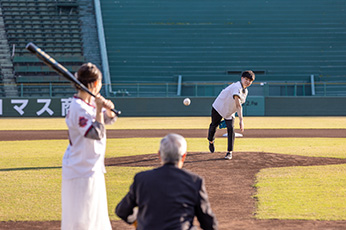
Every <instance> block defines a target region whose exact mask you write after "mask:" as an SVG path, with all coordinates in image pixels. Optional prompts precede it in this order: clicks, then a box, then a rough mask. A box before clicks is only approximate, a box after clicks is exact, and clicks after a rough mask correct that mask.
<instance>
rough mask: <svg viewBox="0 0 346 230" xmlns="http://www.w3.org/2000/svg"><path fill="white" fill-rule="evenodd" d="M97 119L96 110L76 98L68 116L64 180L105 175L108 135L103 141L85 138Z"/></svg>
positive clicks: (63, 165)
mask: <svg viewBox="0 0 346 230" xmlns="http://www.w3.org/2000/svg"><path fill="white" fill-rule="evenodd" d="M95 118H96V108H95V106H93V105H90V104H88V103H87V102H85V101H83V100H82V99H80V98H78V97H74V98H73V100H72V102H71V105H70V109H69V112H68V114H67V116H66V119H65V120H66V124H67V126H68V132H69V140H70V144H69V145H68V147H67V149H66V151H65V154H64V157H63V161H62V178H63V179H73V178H80V177H91V176H92V175H93V174H94V173H100V172H101V173H105V172H106V169H105V165H104V157H105V152H106V134H105V133H104V135H103V137H102V138H101V140H95V139H90V138H87V137H85V136H86V134H87V133H88V131H89V130H90V128H91V127H92V123H93V122H94V121H95Z"/></svg>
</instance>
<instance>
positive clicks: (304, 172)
mask: <svg viewBox="0 0 346 230" xmlns="http://www.w3.org/2000/svg"><path fill="white" fill-rule="evenodd" d="M209 122H210V120H209V118H121V119H119V121H118V122H117V123H116V124H114V125H113V126H111V128H114V129H115V128H119V129H124V128H126V127H127V128H138V129H145V128H148V127H151V128H153V126H154V127H156V128H167V129H168V128H174V129H177V128H204V129H206V128H207V127H208V124H209ZM175 125H176V126H175ZM245 125H247V126H246V127H247V128H298V127H299V128H346V118H345V117H330V118H328V117H323V118H311V117H310V118H306V117H304V118H299V117H295V118H281V117H280V118H271V117H265V118H255V117H247V118H245ZM299 125H300V126H299ZM0 127H1V129H2V130H16V129H23V130H25V129H27V130H28V129H38V130H46V129H66V127H65V123H64V119H55V118H54V119H1V120H0ZM159 141H160V138H128V139H108V140H107V152H106V157H120V156H130V155H138V154H148V153H157V150H158V147H159ZM187 142H188V151H190V152H196V151H199V152H206V151H207V148H208V147H207V143H206V139H205V138H187ZM292 143H294V144H292ZM0 144H1V150H0V157H1V161H0V178H1V182H2V183H1V184H0V221H9V220H13V221H19V220H60V212H61V205H60V192H61V191H60V189H61V187H60V186H61V160H62V156H63V154H64V151H65V149H66V147H67V144H68V141H67V140H39V141H1V142H0ZM215 146H216V151H223V150H225V149H224V148H225V146H226V138H224V139H223V138H218V139H217V141H216V143H215ZM236 146H237V150H236V151H237V152H242V151H247V152H249V151H255V152H273V153H280V154H296V155H297V154H298V155H302V156H310V157H335V158H345V157H346V156H345V149H346V141H345V138H276V139H273V138H268V139H266V138H244V139H242V138H239V139H236ZM146 169H147V168H132V167H107V174H106V183H107V193H108V206H109V214H110V217H111V219H117V218H116V217H115V215H114V208H115V205H116V204H117V203H118V201H119V200H120V199H121V197H122V196H123V195H125V193H126V192H127V191H128V188H129V185H130V184H131V183H132V179H133V176H134V174H135V173H137V172H139V171H142V170H146ZM344 178H346V165H337V166H318V167H317V166H316V167H290V168H273V169H265V170H262V171H261V172H260V173H259V174H258V176H257V181H258V183H257V184H256V185H255V186H256V187H257V188H258V194H257V195H256V197H257V198H258V200H259V202H258V208H257V212H256V214H257V215H256V216H257V217H258V218H261V219H267V218H269V219H270V218H277V219H280V218H283V219H320V220H346V216H345V215H346V212H345V209H344V207H345V205H344V204H345V198H346V190H345V187H346V186H345V185H346V181H345V179H344ZM325 193H327V195H326V194H325ZM292 197H295V198H294V199H297V200H296V201H292ZM342 208H343V211H342ZM28 210H30V212H28ZM311 210H313V212H311Z"/></svg>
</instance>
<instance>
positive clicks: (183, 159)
mask: <svg viewBox="0 0 346 230" xmlns="http://www.w3.org/2000/svg"><path fill="white" fill-rule="evenodd" d="M185 159H186V153H184V155H182V156H181V161H182V162H184V161H185Z"/></svg>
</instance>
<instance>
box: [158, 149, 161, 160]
mask: <svg viewBox="0 0 346 230" xmlns="http://www.w3.org/2000/svg"><path fill="white" fill-rule="evenodd" d="M157 154H158V155H159V159H160V161H161V153H160V151H158V153H157Z"/></svg>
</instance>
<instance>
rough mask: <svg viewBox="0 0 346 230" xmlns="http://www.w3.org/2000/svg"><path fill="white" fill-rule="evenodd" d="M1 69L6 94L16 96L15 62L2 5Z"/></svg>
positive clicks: (0, 13) (0, 31) (0, 16)
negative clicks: (13, 61) (6, 30)
mask: <svg viewBox="0 0 346 230" xmlns="http://www.w3.org/2000/svg"><path fill="white" fill-rule="evenodd" d="M0 71H1V76H2V83H3V84H4V94H5V95H4V96H6V97H16V96H18V90H17V86H16V82H15V78H14V73H13V64H12V60H11V52H10V49H9V46H8V42H7V38H6V32H5V25H4V20H3V17H2V9H1V7H0Z"/></svg>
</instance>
